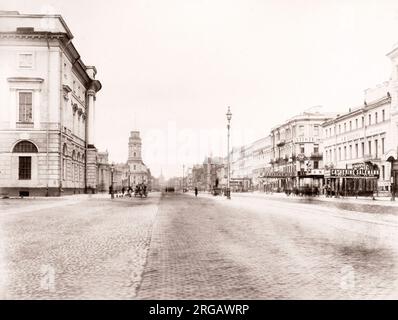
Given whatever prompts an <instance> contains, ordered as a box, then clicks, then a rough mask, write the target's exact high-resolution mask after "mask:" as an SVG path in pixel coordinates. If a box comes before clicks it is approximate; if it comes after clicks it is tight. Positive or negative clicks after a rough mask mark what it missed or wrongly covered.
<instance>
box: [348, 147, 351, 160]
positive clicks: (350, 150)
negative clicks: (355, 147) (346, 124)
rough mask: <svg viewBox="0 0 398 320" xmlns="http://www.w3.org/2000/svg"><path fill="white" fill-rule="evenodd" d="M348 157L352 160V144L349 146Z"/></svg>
mask: <svg viewBox="0 0 398 320" xmlns="http://www.w3.org/2000/svg"><path fill="white" fill-rule="evenodd" d="M348 156H349V157H350V159H352V144H351V145H350V153H349V154H348Z"/></svg>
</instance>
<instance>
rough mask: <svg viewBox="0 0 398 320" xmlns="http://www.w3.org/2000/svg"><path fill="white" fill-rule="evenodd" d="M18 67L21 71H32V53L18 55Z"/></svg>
mask: <svg viewBox="0 0 398 320" xmlns="http://www.w3.org/2000/svg"><path fill="white" fill-rule="evenodd" d="M18 67H19V68H21V69H32V68H33V54H32V53H20V54H19V55H18Z"/></svg>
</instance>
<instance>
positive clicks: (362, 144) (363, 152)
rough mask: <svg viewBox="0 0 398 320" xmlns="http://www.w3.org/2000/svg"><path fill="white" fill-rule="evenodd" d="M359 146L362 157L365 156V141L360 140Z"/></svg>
mask: <svg viewBox="0 0 398 320" xmlns="http://www.w3.org/2000/svg"><path fill="white" fill-rule="evenodd" d="M361 148H362V157H364V156H365V142H361Z"/></svg>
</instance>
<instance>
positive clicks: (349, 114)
mask: <svg viewBox="0 0 398 320" xmlns="http://www.w3.org/2000/svg"><path fill="white" fill-rule="evenodd" d="M388 103H391V96H390V94H387V95H386V96H384V97H383V98H380V99H378V100H374V101H371V102H369V103H366V102H365V104H364V105H363V106H362V107H360V108H358V109H355V110H353V111H350V112H347V113H345V114H343V115H341V116H338V117H336V118H334V119H331V120H328V121H325V122H324V123H323V124H322V127H326V126H330V125H332V124H335V123H338V122H340V121H343V120H345V119H348V118H350V117H352V116H356V115H359V114H364V113H366V112H367V111H369V110H372V109H375V108H377V107H380V106H383V105H385V104H388Z"/></svg>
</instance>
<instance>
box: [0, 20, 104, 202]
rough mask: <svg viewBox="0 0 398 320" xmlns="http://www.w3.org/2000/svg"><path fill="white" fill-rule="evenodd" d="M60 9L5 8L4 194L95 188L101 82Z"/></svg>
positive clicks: (0, 26)
mask: <svg viewBox="0 0 398 320" xmlns="http://www.w3.org/2000/svg"><path fill="white" fill-rule="evenodd" d="M72 39H73V35H72V33H71V31H70V30H69V28H68V26H67V25H66V23H65V21H64V20H63V18H62V17H61V16H59V15H29V14H19V13H17V12H9V13H7V12H2V13H1V14H0V61H1V64H0V83H1V85H0V105H1V108H0V194H3V195H8V196H20V195H22V196H29V195H47V196H51V195H57V196H58V195H62V194H70V193H82V192H85V191H90V192H96V189H97V150H96V148H95V144H94V113H95V99H96V94H97V92H98V91H99V90H100V89H101V83H100V82H99V81H98V80H96V79H95V76H96V73H97V71H96V68H95V67H92V66H86V65H85V64H84V63H83V61H82V59H81V57H80V55H79V53H78V51H77V50H76V48H75V47H74V45H73V43H72Z"/></svg>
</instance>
